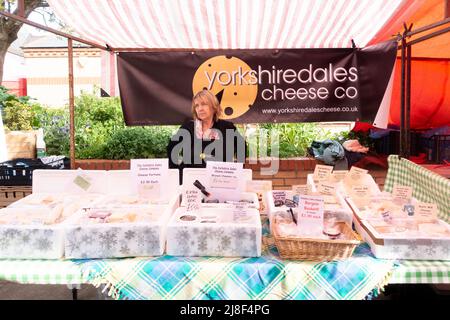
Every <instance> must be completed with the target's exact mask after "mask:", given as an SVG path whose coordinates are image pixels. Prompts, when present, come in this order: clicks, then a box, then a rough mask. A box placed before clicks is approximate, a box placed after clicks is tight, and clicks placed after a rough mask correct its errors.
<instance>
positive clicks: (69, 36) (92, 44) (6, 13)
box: [0, 11, 109, 51]
mask: <svg viewBox="0 0 450 320" xmlns="http://www.w3.org/2000/svg"><path fill="white" fill-rule="evenodd" d="M0 15H2V16H5V17H7V18H10V19H13V20H16V21H19V22H22V23H25V24H28V25H30V26H33V27H35V28H38V29H41V30H45V31H48V32H51V33H54V34H57V35H58V36H61V37H64V38H67V39H72V40H73V41H77V42H80V43H84V44H87V45H89V46H91V47H95V48H98V49H102V50H107V51H109V49H108V48H107V47H106V46H102V45H99V44H97V43H95V42H91V41H88V40H84V39H81V38H79V37H76V36H73V35H71V34H68V33H65V32H62V31H59V30H56V29H53V28H49V27H47V26H44V25H42V24H39V23H36V22H33V21H30V20H28V19H27V18H24V17H20V16H18V15H15V14H11V13H8V12H5V11H0Z"/></svg>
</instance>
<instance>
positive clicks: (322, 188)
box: [317, 181, 336, 196]
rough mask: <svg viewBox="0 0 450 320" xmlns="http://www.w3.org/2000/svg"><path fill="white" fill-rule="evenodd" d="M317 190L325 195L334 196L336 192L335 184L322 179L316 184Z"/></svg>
mask: <svg viewBox="0 0 450 320" xmlns="http://www.w3.org/2000/svg"><path fill="white" fill-rule="evenodd" d="M317 191H318V192H319V193H320V194H323V195H326V196H334V195H335V194H336V186H335V185H334V184H332V183H328V182H324V181H322V182H319V184H318V185H317Z"/></svg>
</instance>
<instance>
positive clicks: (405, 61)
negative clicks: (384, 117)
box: [398, 0, 450, 158]
mask: <svg viewBox="0 0 450 320" xmlns="http://www.w3.org/2000/svg"><path fill="white" fill-rule="evenodd" d="M449 3H450V0H447V5H449ZM447 9H448V7H447ZM447 9H446V10H447ZM445 14H447V11H446V13H445ZM446 24H450V18H445V19H444V20H441V21H439V22H436V23H433V24H430V25H428V26H424V27H422V28H419V29H417V30H414V31H411V30H410V29H411V27H412V25H411V26H410V27H409V28H407V27H406V25H404V28H405V31H404V32H403V35H402V36H401V45H399V46H398V49H399V50H401V86H400V88H401V89H400V91H401V92H400V156H401V157H405V158H409V156H410V153H411V134H410V125H411V121H410V114H411V59H412V55H411V50H412V46H413V45H415V44H417V43H420V42H423V41H426V40H428V39H431V38H434V37H437V36H440V35H442V34H445V33H447V32H450V27H446V28H443V29H440V30H437V31H434V32H431V33H429V34H427V35H425V36H422V37H420V38H417V39H414V40H411V41H409V42H407V41H406V38H409V37H411V36H412V35H415V34H419V33H421V32H424V31H428V30H431V29H433V28H436V27H440V26H443V25H446Z"/></svg>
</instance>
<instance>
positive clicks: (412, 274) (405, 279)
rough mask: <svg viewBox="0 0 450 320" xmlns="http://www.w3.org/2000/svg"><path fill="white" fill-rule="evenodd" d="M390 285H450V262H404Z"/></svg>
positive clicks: (394, 274) (399, 266) (396, 270)
mask: <svg viewBox="0 0 450 320" xmlns="http://www.w3.org/2000/svg"><path fill="white" fill-rule="evenodd" d="M389 283H392V284H394V283H433V284H438V283H441V284H442V283H445V284H450V261H419V260H402V261H401V262H400V263H399V265H398V267H397V268H396V269H395V271H394V272H393V274H392V276H391V279H390V281H389Z"/></svg>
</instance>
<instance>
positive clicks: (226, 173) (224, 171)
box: [206, 161, 243, 200]
mask: <svg viewBox="0 0 450 320" xmlns="http://www.w3.org/2000/svg"><path fill="white" fill-rule="evenodd" d="M242 168H243V164H242V163H234V162H218V161H217V162H216V161H208V162H206V172H207V175H208V177H209V188H210V193H211V196H212V198H217V199H219V200H239V196H240V194H241V193H242V189H243V186H242V175H243V173H242Z"/></svg>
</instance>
